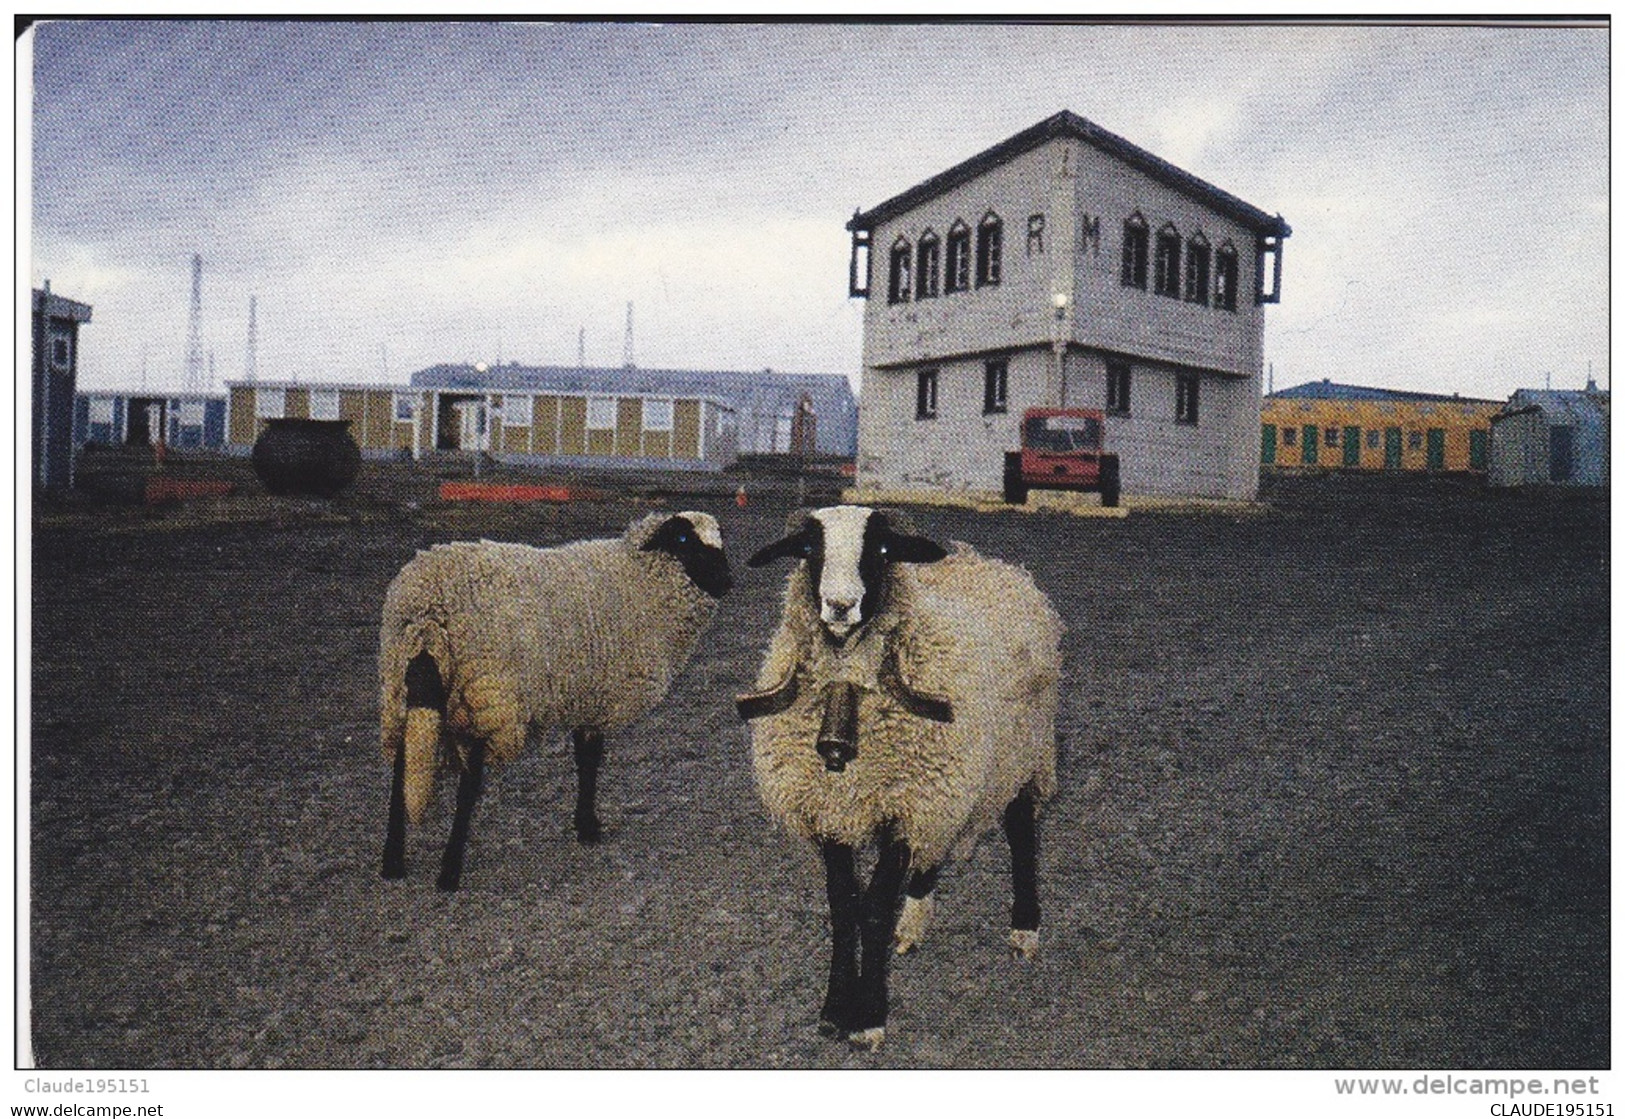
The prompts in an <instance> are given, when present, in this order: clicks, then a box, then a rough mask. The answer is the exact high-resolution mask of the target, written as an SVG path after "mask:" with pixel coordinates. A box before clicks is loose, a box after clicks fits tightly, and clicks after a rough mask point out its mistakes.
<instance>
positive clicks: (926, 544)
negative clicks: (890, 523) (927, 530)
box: [886, 536, 948, 563]
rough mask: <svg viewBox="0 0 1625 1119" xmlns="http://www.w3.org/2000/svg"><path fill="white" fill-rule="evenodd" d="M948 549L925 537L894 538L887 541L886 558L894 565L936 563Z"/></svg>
mask: <svg viewBox="0 0 1625 1119" xmlns="http://www.w3.org/2000/svg"><path fill="white" fill-rule="evenodd" d="M947 555H948V549H946V548H944V547H943V546H942V545H941V544H938V543H937V542H936V541H935V540H927V539H926V538H925V537H923V536H893V537H892V538H891V539H889V540H887V541H886V558H887V559H889V560H891V561H892V562H893V563H936V562H937V561H938V560H939V559H943V558H945V557H946V556H947Z"/></svg>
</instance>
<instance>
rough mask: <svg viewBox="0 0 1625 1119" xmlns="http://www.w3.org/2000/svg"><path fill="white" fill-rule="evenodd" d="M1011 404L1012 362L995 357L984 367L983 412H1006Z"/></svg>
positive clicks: (986, 413) (992, 413) (994, 413)
mask: <svg viewBox="0 0 1625 1119" xmlns="http://www.w3.org/2000/svg"><path fill="white" fill-rule="evenodd" d="M1009 405H1010V363H1009V362H1008V361H1007V360H1005V359H1004V358H1002V357H1001V358H995V359H994V360H992V361H990V362H988V363H987V364H986V365H985V366H983V369H982V414H983V415H986V416H991V415H996V414H998V413H1001V412H1005V411H1007V410H1008V409H1009Z"/></svg>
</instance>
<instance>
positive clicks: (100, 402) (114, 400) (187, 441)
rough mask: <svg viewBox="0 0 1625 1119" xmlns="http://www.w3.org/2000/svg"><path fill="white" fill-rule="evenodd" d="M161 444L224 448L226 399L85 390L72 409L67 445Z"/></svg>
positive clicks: (192, 394)
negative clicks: (71, 421) (70, 436)
mask: <svg viewBox="0 0 1625 1119" xmlns="http://www.w3.org/2000/svg"><path fill="white" fill-rule="evenodd" d="M160 440H162V441H163V442H164V443H167V444H168V445H169V446H171V447H174V448H177V449H208V450H219V449H220V448H222V447H224V446H225V443H226V398H225V397H224V396H223V395H221V396H215V395H211V394H209V393H186V392H179V393H150V392H130V391H128V390H124V389H99V390H87V391H85V392H81V393H79V394H77V396H76V397H75V400H74V409H73V444H74V446H75V447H82V446H84V445H85V444H86V443H95V444H100V445H105V446H122V445H124V444H136V445H142V444H149V443H157V442H159V441H160Z"/></svg>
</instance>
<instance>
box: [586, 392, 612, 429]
mask: <svg viewBox="0 0 1625 1119" xmlns="http://www.w3.org/2000/svg"><path fill="white" fill-rule="evenodd" d="M615 414H616V408H615V398H614V397H613V396H589V397H587V430H588V431H614V430H615Z"/></svg>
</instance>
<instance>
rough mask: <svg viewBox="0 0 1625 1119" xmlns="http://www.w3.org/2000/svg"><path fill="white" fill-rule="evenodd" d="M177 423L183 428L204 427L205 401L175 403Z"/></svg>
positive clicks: (180, 401)
mask: <svg viewBox="0 0 1625 1119" xmlns="http://www.w3.org/2000/svg"><path fill="white" fill-rule="evenodd" d="M175 422H176V423H177V424H178V425H180V426H181V427H202V426H203V401H201V400H178V401H176V402H175Z"/></svg>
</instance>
